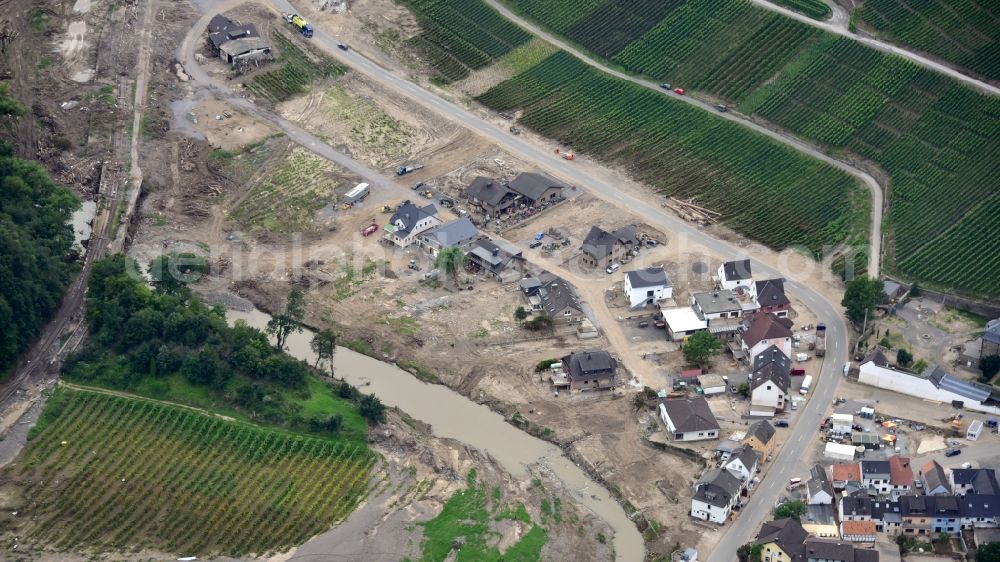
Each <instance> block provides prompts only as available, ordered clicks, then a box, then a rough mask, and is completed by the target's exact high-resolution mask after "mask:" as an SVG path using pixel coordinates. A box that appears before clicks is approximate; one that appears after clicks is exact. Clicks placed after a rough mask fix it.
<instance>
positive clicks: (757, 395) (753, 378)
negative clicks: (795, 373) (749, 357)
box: [750, 345, 792, 412]
mask: <svg viewBox="0 0 1000 562" xmlns="http://www.w3.org/2000/svg"><path fill="white" fill-rule="evenodd" d="M752 368H753V371H752V372H751V373H750V409H751V410H752V411H759V412H765V411H766V409H768V408H770V409H771V410H772V411H783V410H784V409H785V405H786V404H787V402H788V399H789V398H788V388H789V386H790V385H791V382H792V377H791V372H792V361H791V359H789V358H788V356H787V355H785V354H784V353H782V351H781V350H780V349H778V348H777V347H776V346H773V345H772V346H769V347H768V348H766V349H764V350H763V351H761V352H760V353H758V354H757V355H755V356H754V358H753V367H752Z"/></svg>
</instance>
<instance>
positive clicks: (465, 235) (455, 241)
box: [424, 217, 478, 248]
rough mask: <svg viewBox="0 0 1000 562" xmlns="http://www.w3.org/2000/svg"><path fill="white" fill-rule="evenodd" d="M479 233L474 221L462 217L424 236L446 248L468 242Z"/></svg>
mask: <svg viewBox="0 0 1000 562" xmlns="http://www.w3.org/2000/svg"><path fill="white" fill-rule="evenodd" d="M477 232H478V231H477V230H476V225H474V224H472V221H471V220H469V218H468V217H462V218H460V219H457V220H453V221H451V222H449V223H447V224H442V225H441V226H439V227H437V228H435V229H434V230H431V231H430V232H428V233H426V234H424V237H425V238H427V239H428V240H433V241H434V242H435V243H437V244H438V246H440V247H442V248H445V247H448V246H457V245H459V244H461V243H463V242H468V241H469V240H472V239H473V238H475V237H476V234H477Z"/></svg>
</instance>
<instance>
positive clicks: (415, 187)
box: [412, 181, 424, 189]
mask: <svg viewBox="0 0 1000 562" xmlns="http://www.w3.org/2000/svg"><path fill="white" fill-rule="evenodd" d="M423 186H424V182H422V181H418V182H417V183H415V184H413V187H412V189H420V188H421V187H423Z"/></svg>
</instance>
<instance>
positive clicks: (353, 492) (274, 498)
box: [4, 388, 377, 556]
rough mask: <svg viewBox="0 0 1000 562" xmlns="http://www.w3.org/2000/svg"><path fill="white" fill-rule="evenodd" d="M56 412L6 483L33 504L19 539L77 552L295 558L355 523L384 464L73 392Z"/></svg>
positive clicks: (359, 449)
mask: <svg viewBox="0 0 1000 562" xmlns="http://www.w3.org/2000/svg"><path fill="white" fill-rule="evenodd" d="M51 400H52V401H51V403H50V404H49V405H48V406H47V408H48V409H50V410H52V409H56V410H57V411H55V412H49V413H48V414H49V415H52V416H54V417H55V416H57V417H55V419H53V420H51V421H50V422H49V423H48V424H47V425H46V426H45V427H44V429H43V430H42V431H41V432H40V433H39V434H38V435H36V436H34V437H33V439H32V440H31V441H29V444H28V447H27V448H26V449H25V451H24V453H23V457H22V458H21V460H20V461H19V462H17V463H16V464H13V465H10V466H8V467H7V468H6V469H5V471H4V479H5V480H6V481H7V484H6V486H7V487H9V486H12V485H18V486H22V487H23V490H21V493H23V497H30V498H32V502H31V503H30V504H27V505H26V506H25V507H24V508H22V511H23V515H22V516H21V517H19V518H18V520H19V521H24V522H29V523H25V524H24V525H25V527H24V528H22V529H19V530H18V532H19V533H20V532H26V534H27V536H28V538H29V540H42V541H45V542H46V544H52V545H54V546H55V547H56V548H61V549H65V550H70V551H74V550H75V551H80V549H82V548H91V547H93V548H96V549H98V550H104V549H115V550H124V549H125V548H127V547H132V546H134V547H137V548H153V549H157V550H161V551H170V552H185V553H198V554H214V553H224V554H228V555H230V556H241V555H245V554H249V553H256V554H265V553H268V552H274V551H277V550H283V549H287V548H288V547H291V546H293V545H296V544H299V543H301V542H303V541H304V540H306V539H308V538H309V537H311V536H312V535H314V534H316V533H318V532H321V531H323V530H326V529H328V528H330V527H332V526H333V525H335V524H337V523H338V522H339V521H342V520H343V519H344V518H345V517H346V516H347V515H348V514H350V513H351V512H352V511H353V510H354V508H355V507H356V506H357V504H358V503H359V502H360V501H361V500H362V499H363V498H364V497H365V496H366V494H367V491H368V489H369V483H370V481H371V479H372V468H373V466H374V465H375V463H376V461H377V457H376V456H375V455H374V454H372V453H371V452H370V451H369V450H368V449H367V448H366V447H365V446H364V445H363V444H358V443H356V442H353V441H350V442H349V441H346V440H345V441H343V442H333V441H325V440H321V439H314V438H308V437H302V436H295V435H291V434H286V433H279V432H275V431H269V430H265V429H262V428H258V427H256V426H251V425H248V424H244V423H239V422H227V421H224V420H222V419H219V418H215V417H212V416H209V415H204V414H200V413H197V412H194V411H191V410H187V409H182V408H177V407H173V406H167V405H163V404H158V403H154V402H149V401H144V400H133V399H129V398H124V397H119V396H111V395H107V394H103V393H97V392H91V391H83V390H70V389H67V388H61V389H59V390H58V391H57V394H56V395H55V396H54V397H53V398H52V399H51ZM43 417H45V414H43ZM15 483H16V484H15Z"/></svg>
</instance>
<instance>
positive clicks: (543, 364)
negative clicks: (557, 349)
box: [535, 359, 562, 373]
mask: <svg viewBox="0 0 1000 562" xmlns="http://www.w3.org/2000/svg"><path fill="white" fill-rule="evenodd" d="M558 363H562V361H560V360H559V359H544V360H542V361H539V362H538V364H537V365H535V372H536V373H541V372H544V371H547V370H549V368H550V367H552V365H556V364H558Z"/></svg>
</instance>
